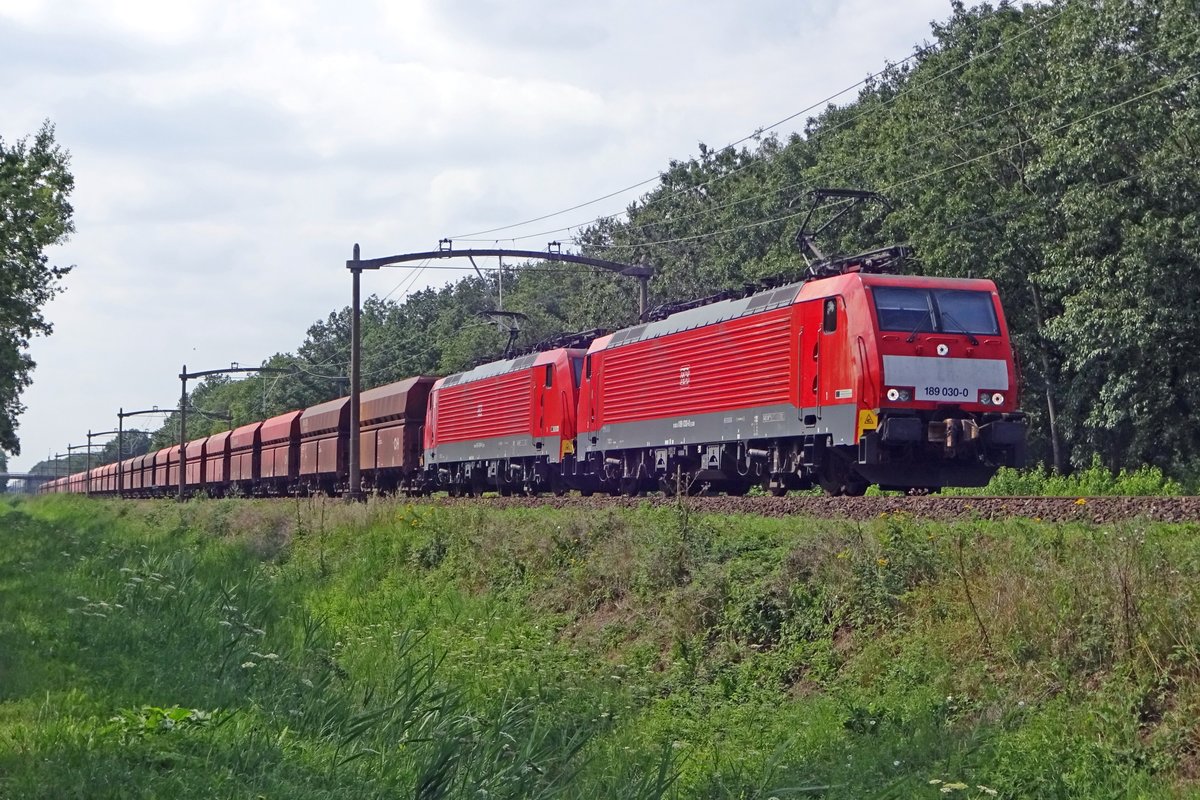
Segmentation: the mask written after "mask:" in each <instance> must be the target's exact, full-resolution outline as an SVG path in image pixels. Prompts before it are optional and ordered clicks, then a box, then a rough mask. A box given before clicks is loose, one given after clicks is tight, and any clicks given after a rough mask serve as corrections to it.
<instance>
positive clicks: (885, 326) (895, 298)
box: [871, 286, 1000, 336]
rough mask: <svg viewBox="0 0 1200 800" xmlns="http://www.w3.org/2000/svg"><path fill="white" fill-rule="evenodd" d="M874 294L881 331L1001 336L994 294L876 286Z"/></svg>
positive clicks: (873, 288) (959, 290)
mask: <svg viewBox="0 0 1200 800" xmlns="http://www.w3.org/2000/svg"><path fill="white" fill-rule="evenodd" d="M871 293H872V295H873V296H874V298H875V311H876V313H877V314H878V316H879V328H880V330H885V331H903V332H905V333H921V332H938V333H966V334H979V335H981V336H996V335H998V334H999V333H1000V325H999V322H998V321H997V320H996V309H995V306H993V304H992V295H991V293H990V292H979V291H968V290H964V289H916V288H913V287H908V286H875V287H872V290H871Z"/></svg>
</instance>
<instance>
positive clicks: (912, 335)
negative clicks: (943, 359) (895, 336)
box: [904, 312, 933, 344]
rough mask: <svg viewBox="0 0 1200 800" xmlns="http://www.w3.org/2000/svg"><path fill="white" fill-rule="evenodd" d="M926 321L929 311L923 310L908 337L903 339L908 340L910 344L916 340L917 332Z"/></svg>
mask: <svg viewBox="0 0 1200 800" xmlns="http://www.w3.org/2000/svg"><path fill="white" fill-rule="evenodd" d="M928 321H929V312H925V315H924V316H922V317H921V318H920V319H919V320H917V326H916V327H915V328H913V329H912V333H910V334H909V335H908V338H907V339H905V340H904V341H906V342H908V343H909V344H912V343H913V342H915V341H916V340H917V334H918V333H919V332H920V330H921V326H922V325H924V324H925V323H926V322H928ZM930 330H931V331H932V330H933V328H930Z"/></svg>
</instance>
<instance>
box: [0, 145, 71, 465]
mask: <svg viewBox="0 0 1200 800" xmlns="http://www.w3.org/2000/svg"><path fill="white" fill-rule="evenodd" d="M69 163H70V156H69V154H68V153H67V151H66V150H63V149H62V148H61V147H60V146H59V145H58V143H57V142H56V141H55V140H54V126H53V125H51V124H50V123H49V122H47V123H45V124H44V125H43V126H42V128H41V130H39V131H38V132H37V134H36V135H35V136H34V137H33V141H32V142H31V141H30V140H29V139H18V140H17V141H16V142H14V143H12V144H9V145H6V144H5V143H4V140H3V139H0V332H3V336H0V450H5V451H7V452H9V453H12V454H14V455H19V454H20V452H21V443H20V440H19V439H18V438H17V418H18V417H19V416H20V415H21V412H22V411H23V410H24V406H22V405H21V393H22V392H23V391H24V390H25V388H26V387H27V386H29V384H30V382H31V380H32V379H31V377H30V373H31V372H32V370H33V368H34V366H35V365H34V363H33V359H31V358H30V357H29V354H28V352H27V350H28V347H29V340H30V339H31V338H33V337H34V336H45V335H49V334H50V332H51V330H52V326H51V325H50V323H49V322H47V321H46V320H45V318H44V317H43V316H42V308H43V307H44V306H45V305H46V303H48V302H50V300H51V299H52V298H53V297H54V296H55V295H56V294H58V292H59V291H60V282H61V280H62V278H63V277H64V276H65V275H66V274H67V273H68V272H69V271H70V267H58V266H54V265H52V264H50V262H49V259H48V258H47V257H46V252H45V251H46V248H48V247H51V246H52V245H55V244H60V243H62V242H63V241H65V240H66V238H67V237H68V236H69V235H70V234H71V233H72V232H73V231H74V230H75V227H74V224H73V223H72V221H71V217H72V214H73V209H72V208H71V205H70V203H68V202H67V197H68V195H70V193H71V190H72V188H74V185H75V184H74V179H73V178H72V177H71V173H70V171H69V170H68V164H69Z"/></svg>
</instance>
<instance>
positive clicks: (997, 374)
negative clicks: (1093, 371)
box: [854, 275, 1025, 487]
mask: <svg viewBox="0 0 1200 800" xmlns="http://www.w3.org/2000/svg"><path fill="white" fill-rule="evenodd" d="M861 281H862V286H863V290H864V299H865V300H866V305H867V307H868V308H867V309H865V310H866V311H867V312H868V313H866V314H864V316H863V319H864V320H865V321H867V322H869V324H870V326H871V327H872V328H873V330H872V331H870V335H869V336H866V337H864V341H863V343H864V345H866V346H865V347H864V348H863V350H864V352H863V353H862V355H863V356H864V360H865V361H866V366H867V370H866V372H868V373H870V374H873V375H875V376H878V380H877V381H864V386H863V392H862V411H865V412H867V413H861V412H860V417H861V421H860V426H859V431H858V436H859V438H858V458H857V463H856V464H855V465H854V471H855V472H856V473H857V474H858V475H860V476H862V477H863V478H865V479H866V480H868V481H870V482H872V483H878V484H880V485H883V486H897V487H939V486H946V485H959V486H981V485H983V484H985V483H987V481H988V480H989V479H990V478H991V476H992V474H993V473H994V472H995V470H996V468H997V467H999V466H1019V465H1020V464H1021V463H1022V462H1023V460H1024V443H1025V419H1024V415H1023V414H1021V413H1020V412H1019V411H1018V410H1017V375H1016V369H1015V365H1014V359H1013V352H1012V345H1011V340H1010V339H1009V334H1008V328H1007V325H1006V323H1005V319H1004V313H1003V309H1002V307H1001V304H1000V297H999V294H998V293H997V291H996V287H995V285H994V284H993V283H992V282H991V281H987V280H975V279H944V278H916V277H901V276H890V275H863V276H862V277H861Z"/></svg>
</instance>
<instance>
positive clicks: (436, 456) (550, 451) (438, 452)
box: [425, 436, 562, 466]
mask: <svg viewBox="0 0 1200 800" xmlns="http://www.w3.org/2000/svg"><path fill="white" fill-rule="evenodd" d="M561 449H562V437H560V436H543V437H542V438H540V439H534V438H532V437H530V436H498V437H495V438H492V439H479V440H477V441H473V442H447V443H445V444H441V445H438V446H437V447H436V448H434V449H432V450H426V451H425V463H426V464H427V465H429V466H434V465H437V464H455V463H460V462H464V461H499V460H502V459H510V458H545V459H546V460H547V461H548V462H550V463H552V464H557V463H558V461H559V453H560V452H561Z"/></svg>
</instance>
